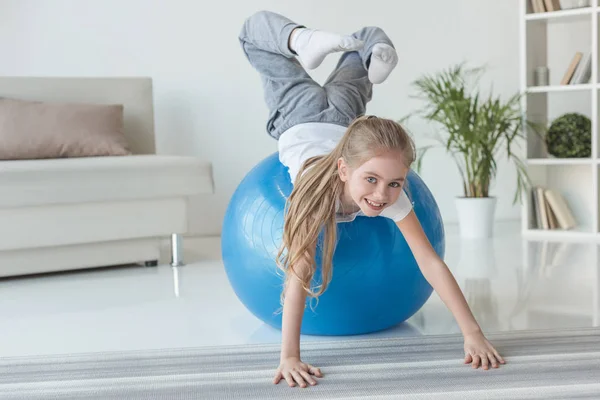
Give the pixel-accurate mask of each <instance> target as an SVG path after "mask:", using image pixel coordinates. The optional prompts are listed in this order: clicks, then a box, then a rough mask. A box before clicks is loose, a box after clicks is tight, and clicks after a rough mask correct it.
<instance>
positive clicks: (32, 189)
mask: <svg viewBox="0 0 600 400" xmlns="http://www.w3.org/2000/svg"><path fill="white" fill-rule="evenodd" d="M0 97H10V98H19V99H24V100H40V101H61V102H80V103H97V104H123V106H124V129H125V135H126V137H127V140H128V143H129V145H130V148H131V150H132V151H133V153H134V155H130V156H118V157H117V156H111V157H85V158H63V159H40V160H16V161H6V160H5V161H0V276H12V275H25V274H33V273H44V272H53V271H64V270H72V269H82V268H93V267H100V266H112V265H123V264H133V263H146V265H156V262H157V260H158V258H159V253H160V249H161V243H162V242H164V240H165V239H166V238H171V240H172V243H173V246H172V251H173V252H174V254H173V257H172V263H173V264H174V265H181V264H182V263H183V256H182V254H181V250H182V247H181V241H180V240H181V235H184V234H186V233H187V232H188V202H189V200H190V198H191V196H196V195H199V194H207V195H208V194H211V193H213V190H214V184H213V179H212V168H211V164H210V163H208V162H204V161H202V160H199V159H197V158H195V157H183V156H166V155H156V154H155V153H156V150H155V140H154V113H153V96H152V81H151V79H149V78H58V77H56V78H55V77H51V78H44V77H35V78H31V77H0Z"/></svg>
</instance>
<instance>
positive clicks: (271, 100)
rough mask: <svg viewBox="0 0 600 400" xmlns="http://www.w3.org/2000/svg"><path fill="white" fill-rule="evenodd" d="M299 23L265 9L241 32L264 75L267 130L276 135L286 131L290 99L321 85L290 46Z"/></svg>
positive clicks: (245, 46) (247, 50)
mask: <svg viewBox="0 0 600 400" xmlns="http://www.w3.org/2000/svg"><path fill="white" fill-rule="evenodd" d="M297 27H299V25H298V24H295V23H294V22H292V21H291V20H289V19H287V18H285V17H284V16H282V15H279V14H275V13H272V12H266V11H262V12H259V13H256V14H254V15H252V16H251V17H250V18H248V19H247V20H246V21H245V22H244V26H243V27H242V30H241V32H240V34H239V41H240V44H241V46H242V49H243V51H244V54H245V55H246V58H247V59H248V61H250V64H251V65H252V66H253V67H254V69H256V70H257V71H258V72H259V74H260V76H261V80H262V83H263V89H264V98H265V102H266V103H267V107H268V108H269V119H268V122H267V132H268V133H269V134H270V135H272V136H273V137H275V138H278V137H279V135H280V134H281V133H282V132H280V131H278V129H277V125H280V124H281V123H282V122H281V121H280V120H281V119H282V118H285V115H281V114H282V113H281V111H280V110H282V109H283V108H285V107H284V106H285V103H286V101H287V100H288V99H291V98H297V97H299V96H301V94H302V93H306V92H307V91H308V90H311V89H312V90H316V89H319V90H320V89H321V87H320V86H319V85H318V84H317V83H316V82H315V81H313V79H312V78H311V77H310V76H309V75H308V73H307V72H306V71H305V70H304V68H303V67H302V65H300V63H299V62H298V60H296V58H295V55H294V53H292V51H291V50H290V49H289V47H288V43H289V37H290V34H291V33H292V31H293V30H294V29H295V28H297Z"/></svg>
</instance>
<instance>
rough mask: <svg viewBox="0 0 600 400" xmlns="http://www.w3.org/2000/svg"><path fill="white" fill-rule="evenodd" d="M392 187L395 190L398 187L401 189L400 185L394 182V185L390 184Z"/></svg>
mask: <svg viewBox="0 0 600 400" xmlns="http://www.w3.org/2000/svg"><path fill="white" fill-rule="evenodd" d="M390 186H391V187H393V188H397V187H400V184H399V183H398V182H392V183H390Z"/></svg>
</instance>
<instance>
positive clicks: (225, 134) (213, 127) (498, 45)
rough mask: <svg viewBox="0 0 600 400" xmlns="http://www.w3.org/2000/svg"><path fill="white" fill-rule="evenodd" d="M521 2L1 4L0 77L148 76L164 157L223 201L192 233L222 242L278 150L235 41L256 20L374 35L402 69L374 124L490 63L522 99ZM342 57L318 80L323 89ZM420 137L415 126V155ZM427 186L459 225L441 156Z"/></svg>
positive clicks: (503, 174)
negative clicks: (200, 171)
mask: <svg viewBox="0 0 600 400" xmlns="http://www.w3.org/2000/svg"><path fill="white" fill-rule="evenodd" d="M517 5H518V2H517V1H516V0H502V1H498V0H428V1H417V0H412V1H408V0H400V1H390V0H373V1H369V2H362V1H356V0H343V1H342V0H327V1H322V0H303V1H282V0H246V1H242V0H237V1H234V2H207V1H197V0H162V1H148V0H87V1H81V0H0V54H1V55H2V61H1V62H0V75H46V76H51V75H58V76H70V75H77V76H139V75H142V76H151V77H152V78H153V79H154V88H155V107H156V129H157V146H158V151H159V152H160V153H165V154H183V155H195V156H198V157H200V158H202V159H205V160H209V161H211V162H212V163H213V164H214V174H215V181H216V195H215V196H210V197H206V198H201V199H198V201H197V202H196V203H195V207H194V213H193V221H192V226H193V230H194V231H195V232H196V233H203V234H204V233H218V232H219V230H220V225H221V220H222V217H223V213H224V211H225V208H226V206H227V202H228V199H229V197H230V195H231V194H232V192H233V191H234V189H235V187H236V185H237V184H238V182H239V181H240V180H241V179H242V177H243V176H244V174H245V173H246V172H247V171H248V170H249V169H250V168H251V167H252V166H253V165H255V164H256V163H257V162H258V161H259V160H261V159H262V158H264V157H265V156H267V155H268V154H270V153H271V152H273V151H275V150H276V143H275V141H273V140H272V139H271V138H270V137H268V136H267V134H266V133H265V131H264V126H265V120H266V116H267V109H266V106H265V105H264V102H263V97H262V92H261V84H260V80H259V77H258V75H257V74H256V73H255V71H254V70H252V69H251V68H250V66H249V64H248V63H247V61H246V59H245V58H244V56H243V54H242V51H241V49H240V46H239V43H238V40H237V35H238V32H239V30H240V27H241V25H242V22H243V21H244V19H245V18H246V17H247V16H248V15H250V14H251V13H253V12H255V11H258V10H262V9H270V10H273V11H277V12H279V13H282V14H285V15H287V16H289V17H291V18H292V19H294V20H296V21H299V22H301V23H303V24H304V25H307V26H310V27H316V28H321V29H326V30H331V31H336V32H340V33H345V32H348V33H350V32H353V31H355V30H357V29H358V28H360V27H361V26H364V25H378V26H380V27H382V28H383V29H385V30H386V31H387V33H388V35H389V36H390V37H391V38H392V40H393V41H394V43H395V45H396V47H397V49H398V52H399V55H400V64H399V67H398V68H397V69H396V71H395V72H394V73H393V74H392V76H391V77H390V79H389V80H388V81H387V82H386V83H385V84H383V85H380V86H378V87H376V90H375V95H374V99H373V101H372V103H371V104H370V106H369V108H368V110H367V111H368V112H369V113H371V114H377V115H380V116H384V117H388V118H400V117H401V116H403V115H405V114H406V113H407V112H409V111H410V110H412V109H414V107H415V105H416V103H415V101H414V100H412V99H410V98H409V95H410V94H411V89H410V87H409V84H410V82H411V81H413V80H414V79H416V78H417V77H418V76H419V75H420V74H422V73H425V72H433V71H435V70H439V69H441V68H446V67H448V66H450V65H452V64H454V63H458V62H461V61H468V62H469V63H470V64H471V65H480V64H483V63H487V64H488V65H489V66H490V72H489V75H488V79H487V80H485V81H484V83H486V84H487V83H490V82H492V81H493V84H494V88H495V90H497V91H498V93H500V94H503V95H506V96H508V95H509V94H512V93H514V92H515V91H516V90H517V89H518V65H519V64H518V9H517ZM336 60H337V57H331V56H330V57H329V58H328V59H327V60H326V62H325V63H324V64H323V65H322V66H321V68H320V69H319V70H317V71H315V72H314V77H315V78H316V79H318V80H319V81H322V80H323V79H324V78H325V77H326V76H327V74H328V73H329V71H330V69H331V68H332V67H333V65H334V64H335V62H336ZM422 128H423V127H422V126H419V125H413V126H411V129H412V131H413V133H414V134H415V135H416V139H417V144H419V143H422V139H421V138H420V135H422ZM423 178H424V179H425V181H426V183H427V184H428V185H429V187H430V188H431V190H432V192H433V194H434V195H435V197H436V198H437V201H438V203H439V206H440V209H441V212H442V215H443V217H444V219H445V220H446V221H447V222H452V221H455V220H456V213H455V209H454V203H453V199H454V196H456V195H460V194H461V182H460V179H459V175H458V173H457V170H456V168H455V167H454V165H453V164H452V161H451V159H450V158H449V157H447V156H446V155H445V154H444V153H443V152H442V151H438V152H436V153H431V154H430V157H429V158H428V159H427V162H426V164H425V170H424V171H423ZM515 182H516V181H515V172H514V169H513V168H512V167H506V164H504V163H501V164H500V173H499V176H498V181H497V182H496V184H495V185H494V187H493V188H492V194H495V195H498V196H499V197H500V198H499V202H498V209H497V215H496V217H497V219H508V218H510V219H513V218H519V216H520V212H519V208H518V206H513V205H512V204H511V202H512V196H513V191H514V188H515Z"/></svg>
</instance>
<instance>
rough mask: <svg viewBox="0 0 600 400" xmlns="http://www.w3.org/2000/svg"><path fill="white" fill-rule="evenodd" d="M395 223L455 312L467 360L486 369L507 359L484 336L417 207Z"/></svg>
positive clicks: (441, 296) (422, 270)
mask: <svg viewBox="0 0 600 400" xmlns="http://www.w3.org/2000/svg"><path fill="white" fill-rule="evenodd" d="M396 225H397V226H398V228H399V229H400V231H401V232H402V234H403V236H404V238H405V240H406V242H407V243H408V246H409V247H410V249H411V251H412V253H413V255H414V257H415V260H416V261H417V264H418V265H419V268H420V269H421V272H422V273H423V276H424V277H425V279H426V280H427V282H429V284H430V285H431V286H432V287H433V288H434V290H435V291H436V292H437V293H438V295H439V296H440V298H441V299H442V301H443V302H444V304H446V306H447V307H448V309H449V310H450V312H452V315H454V318H455V319H456V322H457V323H458V326H459V327H460V330H461V332H462V334H463V336H464V337H465V353H466V354H465V363H469V362H471V361H473V367H475V368H477V367H478V366H479V362H480V361H481V364H482V366H483V368H484V369H487V365H488V361H490V362H491V363H492V366H494V367H497V362H496V359H497V360H498V361H500V363H504V360H503V359H502V357H500V355H499V354H498V353H497V352H496V350H495V349H494V348H493V347H492V346H491V344H489V342H488V341H487V340H486V339H485V338H484V337H483V333H482V331H481V327H480V326H479V324H478V323H477V321H476V320H475V317H474V316H473V314H472V312H471V309H470V308H469V305H468V304H467V301H466V299H465V297H464V296H463V293H462V291H461V290H460V287H459V286H458V284H457V283H456V280H455V279H454V276H453V275H452V273H451V272H450V270H449V269H448V266H447V265H446V264H445V263H444V261H443V260H442V259H440V257H439V256H438V255H437V253H436V252H435V250H434V248H433V246H431V243H430V242H429V239H428V238H427V236H426V235H425V232H424V231H423V228H422V226H421V223H420V222H419V220H418V219H417V216H416V215H415V212H414V210H413V211H411V212H410V213H409V214H408V215H407V216H406V217H405V218H404V219H402V220H401V221H398V222H397V223H396Z"/></svg>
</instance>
